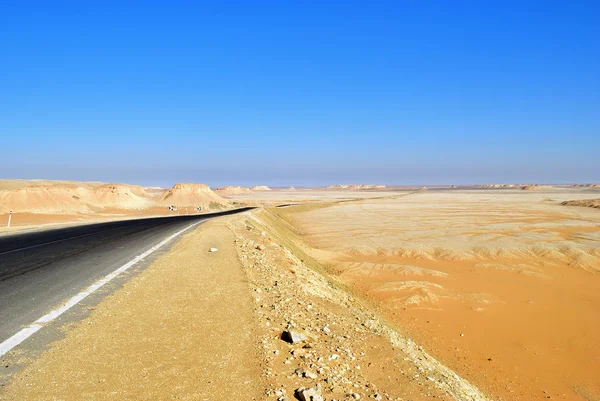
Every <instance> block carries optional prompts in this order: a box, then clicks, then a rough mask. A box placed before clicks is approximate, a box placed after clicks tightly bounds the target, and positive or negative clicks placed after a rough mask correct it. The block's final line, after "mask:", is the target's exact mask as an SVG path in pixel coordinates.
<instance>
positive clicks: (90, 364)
mask: <svg viewBox="0 0 600 401" xmlns="http://www.w3.org/2000/svg"><path fill="white" fill-rule="evenodd" d="M225 225H226V220H224V219H217V220H212V221H210V222H208V223H205V224H203V225H201V226H200V227H199V228H198V229H196V230H195V231H193V232H192V233H190V234H186V235H185V236H184V238H183V239H182V240H181V241H180V242H179V243H178V244H177V245H176V246H175V247H174V248H173V249H172V251H171V252H169V253H168V254H166V255H163V256H162V257H160V258H159V259H158V260H157V261H156V262H155V263H154V264H152V265H151V266H150V267H149V268H148V269H147V270H145V271H144V272H143V273H142V274H141V275H139V276H137V277H136V278H134V279H132V280H131V281H130V282H128V283H127V284H125V286H124V287H123V288H122V289H120V290H118V291H117V292H115V293H114V294H113V295H111V296H109V297H108V298H106V299H105V300H104V301H103V302H102V303H100V304H99V305H98V307H97V308H96V310H95V311H93V312H92V314H91V316H90V317H89V318H88V319H86V320H85V321H83V322H81V323H80V324H78V325H77V326H76V327H75V328H74V329H73V330H71V331H70V332H69V334H68V335H67V336H66V337H65V338H64V339H63V340H60V341H58V342H57V343H55V344H54V345H53V346H52V347H51V349H50V350H49V351H47V352H46V353H45V354H43V356H42V357H41V358H40V359H38V360H37V361H35V362H33V363H32V364H31V365H29V367H28V368H26V369H25V370H24V371H23V372H22V373H21V374H19V375H18V376H17V377H16V378H15V379H14V380H13V381H12V383H11V384H10V385H9V386H8V387H7V388H6V389H5V391H4V392H3V393H2V394H1V395H0V399H2V400H115V399H117V400H167V399H177V400H207V399H209V400H231V399H237V400H242V399H243V400H260V399H262V392H263V388H264V385H263V384H262V383H261V374H260V373H261V361H262V360H261V358H259V356H258V355H259V354H258V349H259V347H258V344H257V342H256V337H257V336H256V333H255V330H256V328H255V325H254V322H255V318H254V311H253V308H252V306H251V298H250V293H249V291H248V284H247V281H246V277H245V274H244V272H243V271H242V269H241V267H240V264H239V262H238V259H237V253H236V249H235V247H234V242H233V240H234V236H233V234H232V233H231V231H229V230H228V229H227V228H226V227H225ZM210 247H217V248H219V252H217V253H208V249H209V248H210Z"/></svg>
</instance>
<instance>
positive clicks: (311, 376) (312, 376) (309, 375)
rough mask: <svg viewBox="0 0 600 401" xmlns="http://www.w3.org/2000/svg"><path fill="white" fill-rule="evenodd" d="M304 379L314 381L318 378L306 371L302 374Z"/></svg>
mask: <svg viewBox="0 0 600 401" xmlns="http://www.w3.org/2000/svg"><path fill="white" fill-rule="evenodd" d="M304 377H308V378H309V379H313V380H314V379H316V378H317V377H319V376H317V374H316V373H313V372H311V371H310V370H307V371H305V372H304Z"/></svg>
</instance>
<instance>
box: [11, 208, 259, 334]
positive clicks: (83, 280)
mask: <svg viewBox="0 0 600 401" xmlns="http://www.w3.org/2000/svg"><path fill="white" fill-rule="evenodd" d="M248 209H249V208H245V209H237V210H231V211H226V212H220V213H213V214H205V215H193V216H174V217H158V218H148V219H137V220H125V221H116V222H109V223H100V224H90V225H84V226H76V227H68V228H61V229H55V230H47V231H39V232H33V233H26V234H15V235H10V236H2V237H0V343H2V342H3V341H4V340H6V339H7V338H9V337H11V336H12V335H13V334H15V333H16V332H18V331H19V330H20V329H21V328H23V327H24V326H26V325H28V324H30V323H32V322H34V321H35V320H36V319H38V318H40V317H41V316H43V315H44V314H46V313H48V311H50V310H52V309H54V308H56V307H57V306H60V305H61V304H62V303H63V302H65V301H66V300H67V299H69V298H70V297H72V296H74V295H76V294H78V293H79V292H80V291H81V290H82V289H84V288H86V287H87V286H89V285H90V284H92V283H94V282H95V281H96V280H98V279H100V278H102V277H104V276H106V275H107V274H109V273H111V272H113V271H114V270H116V269H118V268H119V267H121V266H122V265H124V264H125V263H127V262H129V261H131V260H132V259H134V258H135V257H136V256H138V255H140V254H141V253H143V252H145V251H146V250H148V249H149V248H151V247H153V246H154V245H156V244H157V243H159V242H161V241H162V240H164V239H165V238H166V237H168V236H169V235H172V234H174V233H176V232H177V231H179V230H181V229H183V228H185V227H187V226H189V225H190V224H192V223H194V222H198V221H202V220H206V219H209V218H212V217H215V216H222V215H226V214H233V213H239V212H241V211H245V210H248Z"/></svg>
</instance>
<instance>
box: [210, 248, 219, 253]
mask: <svg viewBox="0 0 600 401" xmlns="http://www.w3.org/2000/svg"><path fill="white" fill-rule="evenodd" d="M217 251H218V249H217V248H210V249H209V250H208V252H217Z"/></svg>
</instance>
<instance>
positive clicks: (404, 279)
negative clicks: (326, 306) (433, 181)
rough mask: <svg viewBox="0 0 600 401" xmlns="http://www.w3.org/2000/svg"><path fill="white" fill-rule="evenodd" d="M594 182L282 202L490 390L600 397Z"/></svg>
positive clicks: (423, 339)
mask: <svg viewBox="0 0 600 401" xmlns="http://www.w3.org/2000/svg"><path fill="white" fill-rule="evenodd" d="M585 191H589V190H582V191H580V192H577V191H575V190H543V189H542V190H537V191H521V190H520V189H515V190H505V191H483V190H476V191H438V192H435V193H434V192H433V191H431V192H422V193H418V194H413V195H411V196H406V197H401V198H397V199H390V198H388V199H371V200H362V201H356V202H348V203H342V204H337V205H335V206H332V207H325V208H322V207H321V208H320V207H315V206H310V207H309V206H297V207H290V208H284V209H274V210H273V213H277V214H278V215H279V216H280V217H281V218H283V219H284V220H285V221H287V222H288V223H289V224H290V226H291V227H295V229H296V230H297V231H298V232H299V233H301V234H302V240H303V241H304V242H305V243H306V244H307V245H306V246H307V249H309V250H310V251H309V252H310V253H311V254H312V255H313V256H315V257H317V258H319V259H320V260H321V261H322V262H323V263H324V264H325V265H327V266H328V269H329V271H330V272H332V273H335V274H336V275H337V277H338V278H339V280H341V281H342V282H343V283H346V284H347V285H349V286H351V287H352V288H353V289H355V290H356V291H358V292H359V293H361V294H363V295H364V296H365V297H366V299H369V300H371V301H372V302H375V303H376V304H378V305H380V306H381V308H382V311H383V312H384V313H385V314H386V316H387V317H388V318H389V319H390V320H392V321H394V322H395V324H396V327H398V328H399V329H401V330H402V331H403V333H405V334H407V335H410V336H411V337H413V338H415V339H416V341H417V342H418V343H420V344H422V345H424V346H425V349H426V350H428V351H429V352H431V354H432V355H433V356H435V357H437V358H439V359H440V360H441V361H442V362H443V363H445V364H446V365H448V366H449V367H451V368H453V369H455V370H456V371H457V372H458V373H459V374H460V375H461V376H462V377H465V378H467V379H469V380H470V381H472V382H473V383H474V384H475V385H477V386H479V387H480V388H481V389H482V390H484V391H485V392H486V393H487V394H490V395H494V396H496V397H502V399H507V400H523V401H529V400H533V399H543V398H545V397H547V396H550V397H552V398H553V399H554V398H558V399H564V400H581V401H589V400H597V399H600V382H598V380H597V377H598V376H597V372H598V366H599V365H598V361H599V360H600V343H599V342H598V340H597V339H598V338H600V320H598V318H597V317H598V311H599V310H600V309H599V308H600V291H599V289H600V275H599V274H598V273H599V272H600V248H599V247H598V243H599V241H600V215H599V214H598V212H597V211H596V210H594V209H588V208H567V207H564V206H560V202H561V201H562V200H563V199H565V198H566V199H573V198H582V197H584V196H587V197H589V193H587V195H586V192H585Z"/></svg>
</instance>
